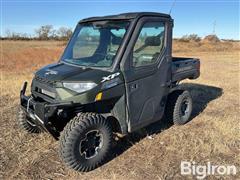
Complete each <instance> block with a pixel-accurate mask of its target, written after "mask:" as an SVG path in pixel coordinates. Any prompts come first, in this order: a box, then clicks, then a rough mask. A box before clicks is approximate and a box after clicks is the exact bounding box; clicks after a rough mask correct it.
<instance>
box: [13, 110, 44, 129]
mask: <svg viewBox="0 0 240 180" xmlns="http://www.w3.org/2000/svg"><path fill="white" fill-rule="evenodd" d="M17 118H18V122H19V126H20V127H21V129H23V130H25V131H27V132H28V133H42V132H43V130H42V129H40V128H39V127H38V126H36V125H35V124H34V123H32V122H31V119H30V117H28V116H27V115H26V113H25V112H24V111H23V110H22V109H21V108H19V110H18V116H17Z"/></svg>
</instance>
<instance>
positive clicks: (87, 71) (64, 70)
mask: <svg viewBox="0 0 240 180" xmlns="http://www.w3.org/2000/svg"><path fill="white" fill-rule="evenodd" d="M109 74H111V72H108V71H103V70H99V69H92V68H88V67H87V68H84V67H78V66H73V65H68V64H64V63H58V64H50V65H47V66H45V67H43V68H41V69H40V70H38V71H37V72H36V76H38V77H41V78H46V79H48V80H49V81H56V82H57V81H92V82H95V83H99V82H100V81H101V80H102V78H103V77H105V76H108V75H109Z"/></svg>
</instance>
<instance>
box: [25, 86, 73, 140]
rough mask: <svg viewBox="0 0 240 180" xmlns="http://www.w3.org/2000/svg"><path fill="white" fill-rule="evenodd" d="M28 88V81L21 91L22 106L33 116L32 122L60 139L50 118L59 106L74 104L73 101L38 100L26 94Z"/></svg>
mask: <svg viewBox="0 0 240 180" xmlns="http://www.w3.org/2000/svg"><path fill="white" fill-rule="evenodd" d="M26 89H27V82H24V84H23V87H22V90H21V91H20V104H21V108H22V109H23V110H24V111H25V112H26V114H27V115H28V116H29V117H30V118H31V121H32V122H31V123H34V124H35V125H36V126H38V127H39V128H41V129H43V130H44V131H46V132H49V133H50V134H51V135H52V136H53V137H54V138H55V139H56V140H58V137H59V135H60V133H59V132H58V131H57V130H56V128H55V127H53V126H52V125H51V121H49V118H50V117H52V116H53V115H54V114H55V113H56V112H57V110H58V109H59V108H61V107H67V106H73V103H72V102H66V103H48V102H37V101H35V100H34V99H33V97H32V96H26V95H25V93H26Z"/></svg>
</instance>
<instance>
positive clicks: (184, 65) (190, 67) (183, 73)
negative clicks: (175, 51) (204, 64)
mask: <svg viewBox="0 0 240 180" xmlns="http://www.w3.org/2000/svg"><path fill="white" fill-rule="evenodd" d="M199 75H200V61H199V59H196V58H185V57H173V58H172V82H178V81H181V80H183V79H186V78H188V79H196V78H198V77H199Z"/></svg>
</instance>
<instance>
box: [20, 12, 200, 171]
mask: <svg viewBox="0 0 240 180" xmlns="http://www.w3.org/2000/svg"><path fill="white" fill-rule="evenodd" d="M172 28H173V19H172V18H171V16H170V15H167V14H162V13H151V12H140V13H125V14H119V15H113V16H104V17H92V18H87V19H83V20H81V21H80V22H79V23H78V24H77V26H76V29H75V31H74V33H73V35H72V37H71V39H70V40H69V42H68V44H67V47H66V49H65V51H64V53H63V55H62V57H61V58H60V60H59V61H58V62H57V63H55V64H50V65H48V66H46V67H43V68H42V69H40V70H39V71H37V72H36V74H35V77H34V78H33V80H32V84H31V95H29V96H26V95H25V91H26V88H27V82H25V83H24V85H23V88H22V90H21V93H20V102H21V108H20V111H19V116H18V120H19V122H20V125H21V126H22V128H23V129H25V130H26V131H28V132H31V133H40V132H43V131H47V132H49V133H50V134H51V135H52V136H53V137H54V138H55V139H60V156H61V158H62V159H63V161H64V162H65V163H66V164H67V165H68V166H69V167H71V168H73V169H75V170H77V171H90V170H93V169H95V168H96V167H98V166H100V165H101V164H102V163H103V162H104V161H105V160H106V157H107V156H108V154H109V153H110V149H111V143H112V142H113V138H112V137H113V134H114V135H115V134H120V135H125V134H128V133H131V132H133V131H135V130H138V129H140V128H142V127H145V126H147V125H149V124H150V123H153V122H155V121H158V120H160V119H161V118H162V117H163V114H164V113H165V115H166V117H167V118H168V119H169V120H172V121H173V122H174V124H177V125H181V124H185V123H186V122H187V121H188V120H189V117H190V115H191V111H192V99H191V96H190V94H189V92H188V91H186V90H181V89H180V88H178V83H179V82H180V81H181V80H183V79H186V78H188V79H196V78H198V77H199V75H200V62H199V60H198V59H193V58H180V57H172V55H171V53H172Z"/></svg>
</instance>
